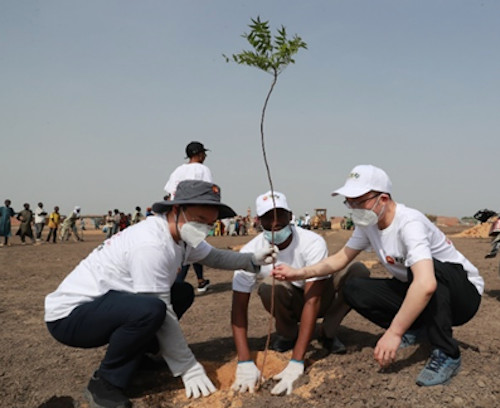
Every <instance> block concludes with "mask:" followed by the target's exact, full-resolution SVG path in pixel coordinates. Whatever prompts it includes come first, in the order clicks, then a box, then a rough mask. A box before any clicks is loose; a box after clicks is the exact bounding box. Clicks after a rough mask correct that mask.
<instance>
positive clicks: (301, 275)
mask: <svg viewBox="0 0 500 408" xmlns="http://www.w3.org/2000/svg"><path fill="white" fill-rule="evenodd" d="M360 252H361V251H359V250H355V249H352V248H349V247H347V246H345V247H343V248H342V249H341V250H340V251H338V252H337V253H335V254H334V255H331V256H329V257H328V258H325V259H323V260H322V261H320V262H318V263H316V264H314V265H309V266H305V267H303V268H300V269H295V268H292V267H291V266H288V265H285V264H281V265H277V266H276V268H274V269H273V275H274V276H275V277H276V278H277V279H280V280H300V279H308V278H313V277H316V276H326V275H330V274H333V273H335V272H338V271H340V270H342V269H344V268H345V267H346V266H347V265H348V264H349V262H351V261H352V260H353V259H354V258H355V257H356V256H357V255H358V254H359V253H360Z"/></svg>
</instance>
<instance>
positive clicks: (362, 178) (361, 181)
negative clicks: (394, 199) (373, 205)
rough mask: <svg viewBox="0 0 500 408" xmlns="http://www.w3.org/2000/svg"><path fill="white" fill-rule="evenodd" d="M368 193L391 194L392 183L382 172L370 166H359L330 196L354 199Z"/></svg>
mask: <svg viewBox="0 0 500 408" xmlns="http://www.w3.org/2000/svg"><path fill="white" fill-rule="evenodd" d="M369 191H378V192H380V193H387V194H391V192H392V183H391V180H390V179H389V176H388V175H387V173H386V172H385V171H384V170H382V169H379V168H378V167H375V166H372V165H371V164H360V165H358V166H356V167H354V168H353V169H352V170H351V172H350V173H349V175H348V176H347V180H346V182H345V184H344V185H343V186H342V187H340V188H338V189H337V190H335V191H334V192H333V193H332V196H336V195H338V194H340V195H343V196H344V197H348V198H356V197H360V196H362V195H363V194H366V193H368V192H369Z"/></svg>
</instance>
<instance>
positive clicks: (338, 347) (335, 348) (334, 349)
mask: <svg viewBox="0 0 500 408" xmlns="http://www.w3.org/2000/svg"><path fill="white" fill-rule="evenodd" d="M319 342H320V343H321V345H322V346H323V348H324V349H325V350H327V351H328V352H329V353H332V354H345V353H346V352H347V349H346V348H345V345H344V343H342V342H341V341H340V340H339V338H338V337H336V336H335V337H334V338H333V339H331V338H329V337H321V338H320V339H319Z"/></svg>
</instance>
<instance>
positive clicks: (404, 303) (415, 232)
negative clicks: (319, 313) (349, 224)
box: [273, 165, 484, 386]
mask: <svg viewBox="0 0 500 408" xmlns="http://www.w3.org/2000/svg"><path fill="white" fill-rule="evenodd" d="M391 193H392V184H391V181H390V179H389V177H388V176H387V174H386V173H385V172H384V171H383V170H381V169H379V168H377V167H375V166H372V165H359V166H356V167H355V168H354V169H353V170H352V171H351V172H350V173H349V176H348V178H347V181H346V183H345V185H344V186H343V187H341V188H339V189H337V190H335V191H334V192H333V194H332V195H334V196H335V195H338V194H340V195H343V196H345V197H346V199H345V201H344V203H345V205H346V206H347V207H348V208H349V209H350V210H351V211H352V219H353V221H354V224H355V226H356V228H355V230H354V233H353V235H352V236H351V238H350V239H349V241H348V242H347V244H346V245H345V246H344V248H342V249H341V250H340V251H339V252H337V253H336V254H335V255H332V256H330V257H329V258H327V259H325V260H324V261H322V262H320V263H318V264H316V265H313V266H309V267H305V268H301V269H293V268H290V267H287V266H283V265H280V266H278V267H277V268H276V269H275V270H274V272H273V273H274V275H275V276H276V277H277V278H278V279H304V278H305V277H314V276H322V275H327V274H332V273H335V272H337V271H339V270H341V269H343V268H344V267H345V266H346V265H347V264H349V262H351V261H352V260H353V259H354V258H355V257H356V256H357V255H358V254H359V253H360V252H361V251H362V250H366V249H368V248H370V247H371V248H372V249H373V251H374V252H375V254H376V255H377V257H378V259H379V261H380V263H381V264H382V265H383V266H384V267H385V268H386V269H387V271H388V272H389V273H390V274H391V275H392V276H393V278H391V279H372V278H353V279H352V280H349V281H348V282H346V285H345V286H344V288H343V294H344V297H345V300H346V302H347V303H348V304H349V305H350V306H351V307H352V308H353V309H355V310H356V311H357V312H358V313H360V314H361V315H363V316H364V317H366V318H367V319H369V320H370V321H372V322H373V323H375V324H377V325H379V326H380V327H383V328H385V329H387V330H386V332H385V333H384V335H383V336H382V337H381V338H380V339H379V341H378V342H377V345H376V347H375V350H374V357H375V359H376V360H377V362H378V363H379V364H380V365H381V366H382V367H385V366H388V365H389V364H391V363H392V362H394V360H395V358H396V352H397V350H398V348H400V347H402V346H405V345H407V344H408V343H410V344H411V343H414V342H415V341H416V338H415V333H422V332H426V335H427V338H428V341H429V342H430V344H431V346H432V348H433V351H432V354H431V356H430V359H429V361H428V362H427V364H426V366H425V367H424V369H423V370H422V371H421V372H420V374H419V375H418V377H417V381H416V383H417V384H418V385H421V386H431V385H437V384H444V383H447V382H448V381H449V380H450V379H451V377H453V376H454V375H455V374H456V373H457V372H458V370H459V368H460V364H461V359H460V350H459V348H458V345H457V342H456V340H455V339H453V334H452V327H453V326H459V325H462V324H464V323H466V322H468V321H469V320H470V319H471V318H472V317H473V316H474V315H475V313H476V312H477V310H478V308H479V304H480V302H481V295H482V293H483V289H484V281H483V279H482V277H481V276H480V275H479V271H478V270H477V268H476V267H475V266H474V265H472V264H471V263H470V262H469V261H468V260H467V259H466V258H465V257H464V256H463V255H462V254H461V253H460V252H459V251H457V250H456V249H455V247H454V246H453V244H452V242H451V241H450V240H449V239H447V238H446V236H445V235H444V234H443V232H442V231H440V230H439V229H438V228H437V227H436V226H435V225H434V224H433V223H432V222H430V221H429V219H428V218H427V217H426V216H425V215H424V214H422V213H420V212H419V211H417V210H414V209H411V208H408V207H406V206H404V205H403V204H399V203H396V202H395V201H393V200H392V197H391ZM409 334H411V336H409Z"/></svg>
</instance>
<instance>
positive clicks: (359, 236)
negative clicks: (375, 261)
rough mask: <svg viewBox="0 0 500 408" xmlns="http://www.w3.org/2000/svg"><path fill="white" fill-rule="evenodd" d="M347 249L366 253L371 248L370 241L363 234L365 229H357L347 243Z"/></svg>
mask: <svg viewBox="0 0 500 408" xmlns="http://www.w3.org/2000/svg"><path fill="white" fill-rule="evenodd" d="M346 246H347V247H349V248H351V249H354V250H356V251H364V250H366V249H368V248H370V240H369V239H368V236H367V235H366V234H365V233H364V232H363V228H359V227H358V228H355V229H354V232H353V233H352V235H351V238H349V240H348V241H347V244H346Z"/></svg>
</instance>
